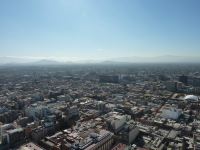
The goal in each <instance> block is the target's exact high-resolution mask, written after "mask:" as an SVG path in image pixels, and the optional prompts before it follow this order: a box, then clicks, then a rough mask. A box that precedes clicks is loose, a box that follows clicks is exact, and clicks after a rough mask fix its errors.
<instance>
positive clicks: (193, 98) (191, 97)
mask: <svg viewBox="0 0 200 150" xmlns="http://www.w3.org/2000/svg"><path fill="white" fill-rule="evenodd" d="M184 99H185V100H192V101H198V100H199V98H198V97H197V96H195V95H187V96H185V98H184Z"/></svg>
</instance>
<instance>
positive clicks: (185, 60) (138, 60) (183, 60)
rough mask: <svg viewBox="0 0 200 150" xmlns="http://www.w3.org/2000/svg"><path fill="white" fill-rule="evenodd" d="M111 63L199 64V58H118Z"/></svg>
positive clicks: (165, 56) (167, 56)
mask: <svg viewBox="0 0 200 150" xmlns="http://www.w3.org/2000/svg"><path fill="white" fill-rule="evenodd" d="M110 61H113V62H127V63H200V57H190V56H173V55H164V56H157V57H135V56H133V57H120V58H114V59H111V60H110Z"/></svg>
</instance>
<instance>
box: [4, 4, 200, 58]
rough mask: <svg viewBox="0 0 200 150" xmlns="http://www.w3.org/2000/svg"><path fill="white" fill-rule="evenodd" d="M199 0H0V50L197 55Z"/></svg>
mask: <svg viewBox="0 0 200 150" xmlns="http://www.w3.org/2000/svg"><path fill="white" fill-rule="evenodd" d="M199 8H200V1H199V0H1V1H0V56H16V57H56V58H66V59H68V60H72V59H77V60H78V59H105V58H115V57H126V56H145V57H148V56H159V55H181V56H187V55H190V56H200V9H199Z"/></svg>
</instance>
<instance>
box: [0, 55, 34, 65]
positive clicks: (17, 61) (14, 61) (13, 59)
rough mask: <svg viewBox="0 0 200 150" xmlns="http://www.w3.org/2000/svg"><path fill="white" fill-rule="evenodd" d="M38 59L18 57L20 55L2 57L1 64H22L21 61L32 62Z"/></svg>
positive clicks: (0, 58)
mask: <svg viewBox="0 0 200 150" xmlns="http://www.w3.org/2000/svg"><path fill="white" fill-rule="evenodd" d="M34 61H36V60H35V59H31V58H18V57H9V56H7V57H0V64H1V65H5V64H21V63H30V62H34Z"/></svg>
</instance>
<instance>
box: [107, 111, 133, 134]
mask: <svg viewBox="0 0 200 150" xmlns="http://www.w3.org/2000/svg"><path fill="white" fill-rule="evenodd" d="M107 118H108V121H109V122H110V125H111V126H112V128H113V129H114V130H115V132H118V131H119V130H120V129H121V128H122V127H123V126H124V125H125V123H126V121H127V120H128V119H130V117H128V116H127V115H120V114H119V113H117V112H111V113H109V114H108V116H107Z"/></svg>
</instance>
